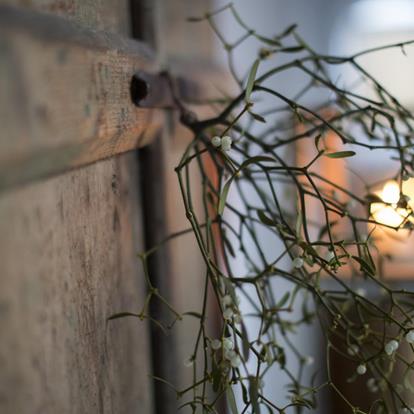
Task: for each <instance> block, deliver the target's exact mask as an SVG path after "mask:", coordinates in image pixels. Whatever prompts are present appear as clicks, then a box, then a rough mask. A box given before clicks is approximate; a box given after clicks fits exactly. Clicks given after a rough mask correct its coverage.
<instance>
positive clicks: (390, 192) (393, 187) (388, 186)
mask: <svg viewBox="0 0 414 414" xmlns="http://www.w3.org/2000/svg"><path fill="white" fill-rule="evenodd" d="M380 197H381V199H382V200H383V201H384V203H390V204H397V203H398V200H399V199H400V187H399V186H398V183H397V182H396V181H388V182H386V183H385V185H384V188H383V189H382V193H381V195H380Z"/></svg>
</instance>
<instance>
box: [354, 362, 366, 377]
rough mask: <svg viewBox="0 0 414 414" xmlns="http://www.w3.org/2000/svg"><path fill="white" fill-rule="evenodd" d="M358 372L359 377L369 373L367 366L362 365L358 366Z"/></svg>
mask: <svg viewBox="0 0 414 414" xmlns="http://www.w3.org/2000/svg"><path fill="white" fill-rule="evenodd" d="M356 371H357V374H358V375H364V374H365V373H366V372H367V366H366V365H365V364H360V365H358V366H357V369H356Z"/></svg>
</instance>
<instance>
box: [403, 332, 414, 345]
mask: <svg viewBox="0 0 414 414" xmlns="http://www.w3.org/2000/svg"><path fill="white" fill-rule="evenodd" d="M405 340H406V341H407V342H408V343H409V344H412V343H414V329H412V330H411V331H408V332H407V334H406V335H405Z"/></svg>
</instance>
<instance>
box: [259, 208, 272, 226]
mask: <svg viewBox="0 0 414 414" xmlns="http://www.w3.org/2000/svg"><path fill="white" fill-rule="evenodd" d="M257 216H258V217H259V220H260V221H261V222H262V223H263V224H266V226H269V227H276V226H277V222H276V221H274V220H272V219H271V218H269V217H267V216H266V214H265V213H264V211H263V210H257Z"/></svg>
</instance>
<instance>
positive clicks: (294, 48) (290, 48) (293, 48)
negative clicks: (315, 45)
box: [280, 46, 305, 53]
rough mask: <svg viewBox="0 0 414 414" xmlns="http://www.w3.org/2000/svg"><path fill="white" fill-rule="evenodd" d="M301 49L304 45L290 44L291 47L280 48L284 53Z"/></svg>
mask: <svg viewBox="0 0 414 414" xmlns="http://www.w3.org/2000/svg"><path fill="white" fill-rule="evenodd" d="M303 49H305V48H304V46H292V47H285V48H283V49H280V51H281V52H285V53H295V52H300V51H301V50H303Z"/></svg>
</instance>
